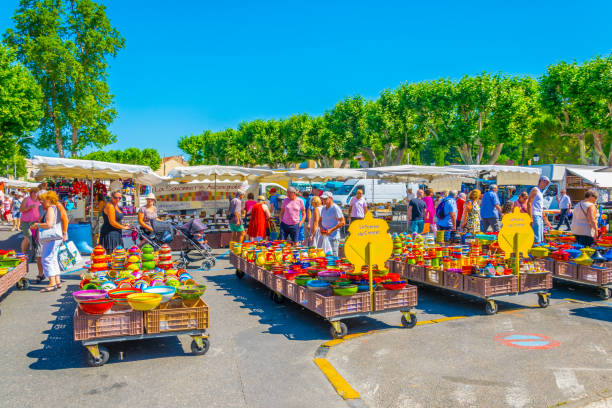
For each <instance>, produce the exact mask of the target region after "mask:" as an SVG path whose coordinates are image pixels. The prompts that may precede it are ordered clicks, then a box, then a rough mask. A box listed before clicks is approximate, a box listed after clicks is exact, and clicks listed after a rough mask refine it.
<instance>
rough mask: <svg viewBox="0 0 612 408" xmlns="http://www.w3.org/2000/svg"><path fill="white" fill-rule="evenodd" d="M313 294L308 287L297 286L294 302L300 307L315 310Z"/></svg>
mask: <svg viewBox="0 0 612 408" xmlns="http://www.w3.org/2000/svg"><path fill="white" fill-rule="evenodd" d="M311 293H312V291H311V290H310V289H308V288H307V287H305V286H299V285H296V289H295V299H293V301H294V302H295V303H297V304H299V305H300V306H303V307H305V308H307V309H311V310H313V309H314V306H313V300H312V296H311Z"/></svg>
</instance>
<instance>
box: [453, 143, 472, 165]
mask: <svg viewBox="0 0 612 408" xmlns="http://www.w3.org/2000/svg"><path fill="white" fill-rule="evenodd" d="M457 150H458V151H459V156H461V160H463V162H464V163H465V164H474V161H473V160H472V147H471V146H470V145H468V144H467V143H464V144H462V145H461V146H459V147H458V148H457Z"/></svg>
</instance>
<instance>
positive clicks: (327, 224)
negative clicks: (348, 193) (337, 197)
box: [319, 191, 346, 256]
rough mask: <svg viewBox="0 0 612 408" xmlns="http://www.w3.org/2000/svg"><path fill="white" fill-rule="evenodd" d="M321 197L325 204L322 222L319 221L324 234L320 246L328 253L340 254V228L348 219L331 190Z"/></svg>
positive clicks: (322, 211) (322, 210)
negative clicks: (345, 218)
mask: <svg viewBox="0 0 612 408" xmlns="http://www.w3.org/2000/svg"><path fill="white" fill-rule="evenodd" d="M321 199H322V201H323V204H324V206H323V208H322V209H321V222H320V223H319V226H320V228H321V236H322V237H321V246H320V247H321V248H323V249H324V250H325V252H326V253H328V252H331V254H332V255H334V256H338V246H339V245H340V231H338V230H339V229H340V228H342V227H343V226H344V225H345V224H346V221H345V220H344V215H342V210H341V209H340V207H338V205H336V204H334V196H333V195H332V193H331V192H329V191H326V192H324V193H323V194H322V195H321ZM326 241H327V242H326ZM330 250H331V251H330Z"/></svg>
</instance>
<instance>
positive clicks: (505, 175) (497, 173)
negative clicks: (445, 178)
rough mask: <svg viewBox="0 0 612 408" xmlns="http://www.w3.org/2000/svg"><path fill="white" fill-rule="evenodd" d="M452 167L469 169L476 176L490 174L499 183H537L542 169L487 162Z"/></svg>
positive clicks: (529, 184) (482, 176)
mask: <svg viewBox="0 0 612 408" xmlns="http://www.w3.org/2000/svg"><path fill="white" fill-rule="evenodd" d="M449 167H450V168H453V169H462V170H470V171H473V172H475V175H476V176H477V177H478V178H485V177H487V176H492V177H496V178H497V184H499V185H502V186H504V185H527V186H532V185H536V184H538V179H539V178H540V174H541V173H542V169H540V168H537V167H524V166H498V165H489V164H471V165H453V166H449Z"/></svg>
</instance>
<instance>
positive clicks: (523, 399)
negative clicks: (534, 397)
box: [505, 383, 530, 408]
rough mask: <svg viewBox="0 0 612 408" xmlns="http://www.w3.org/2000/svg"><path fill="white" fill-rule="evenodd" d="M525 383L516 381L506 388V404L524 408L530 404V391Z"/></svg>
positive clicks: (515, 407)
mask: <svg viewBox="0 0 612 408" xmlns="http://www.w3.org/2000/svg"><path fill="white" fill-rule="evenodd" d="M526 388H527V387H526V386H525V384H520V383H515V384H514V385H513V386H512V387H508V388H506V396H505V400H506V404H508V405H509V406H511V407H512V408H523V407H526V406H527V405H529V402H530V399H529V392H527V389H526Z"/></svg>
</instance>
